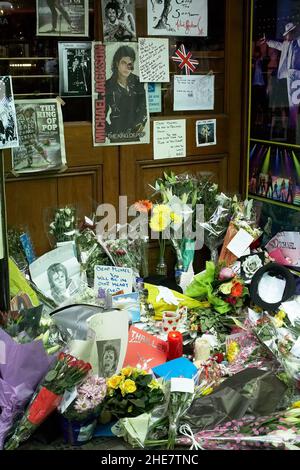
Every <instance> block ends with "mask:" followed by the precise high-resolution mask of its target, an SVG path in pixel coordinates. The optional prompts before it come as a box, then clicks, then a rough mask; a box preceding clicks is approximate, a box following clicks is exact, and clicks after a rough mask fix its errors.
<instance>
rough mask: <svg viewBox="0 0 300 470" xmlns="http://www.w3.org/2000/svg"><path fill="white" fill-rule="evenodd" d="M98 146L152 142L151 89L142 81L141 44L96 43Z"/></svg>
mask: <svg viewBox="0 0 300 470" xmlns="http://www.w3.org/2000/svg"><path fill="white" fill-rule="evenodd" d="M92 50H93V52H92V77H93V78H92V83H93V85H92V86H93V91H92V94H93V99H92V102H93V138H94V145H95V146H98V145H126V144H145V143H149V142H150V117H149V108H148V85H147V83H141V82H140V80H139V67H138V63H139V61H138V44H137V43H127V44H124V43H109V44H106V45H103V44H100V43H93V49H92Z"/></svg>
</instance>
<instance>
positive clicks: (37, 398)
mask: <svg viewBox="0 0 300 470" xmlns="http://www.w3.org/2000/svg"><path fill="white" fill-rule="evenodd" d="M90 370H91V365H90V364H89V363H86V362H84V361H78V360H77V359H76V358H75V357H74V356H71V355H69V354H65V353H60V354H59V356H58V359H57V361H56V362H55V364H54V366H53V367H52V368H51V369H50V370H49V371H48V373H47V375H46V376H45V378H44V380H43V381H42V383H41V385H40V387H39V390H38V391H37V392H36V394H35V395H34V396H33V398H32V400H31V402H30V404H29V406H28V407H27V410H26V411H25V413H24V415H23V417H22V419H21V421H20V422H19V423H18V424H17V426H16V429H15V431H14V434H13V435H12V436H11V437H10V438H9V439H8V441H7V443H6V444H5V449H7V450H13V449H16V448H17V447H18V446H19V444H20V443H21V442H23V441H25V440H27V439H29V437H30V436H31V435H32V433H33V432H34V431H35V430H36V429H37V427H38V426H39V425H40V424H41V423H42V422H43V421H45V419H46V418H47V417H48V416H49V415H50V414H51V413H52V412H53V411H54V410H55V409H56V408H57V406H58V405H59V404H60V402H61V401H62V398H63V394H64V392H65V391H66V390H70V389H72V388H73V387H74V386H75V385H77V384H79V383H80V382H81V381H82V380H83V379H84V378H85V377H86V375H87V374H88V372H89V371H90Z"/></svg>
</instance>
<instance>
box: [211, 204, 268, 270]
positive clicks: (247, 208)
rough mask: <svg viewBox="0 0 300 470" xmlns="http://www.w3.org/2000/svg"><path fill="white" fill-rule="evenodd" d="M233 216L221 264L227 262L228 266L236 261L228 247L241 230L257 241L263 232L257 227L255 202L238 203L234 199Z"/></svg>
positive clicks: (221, 255)
mask: <svg viewBox="0 0 300 470" xmlns="http://www.w3.org/2000/svg"><path fill="white" fill-rule="evenodd" d="M232 210H233V215H232V219H231V221H230V223H229V226H228V229H227V232H226V236H225V239H224V243H223V246H222V250H221V253H220V257H219V262H222V261H223V262H225V263H226V265H227V266H230V265H232V264H233V263H234V262H235V261H236V259H237V258H236V256H235V255H234V254H233V253H231V252H230V251H229V250H228V249H227V246H228V244H229V242H230V241H231V240H232V239H233V237H234V236H235V235H236V234H237V233H238V231H239V230H240V229H243V230H245V231H246V232H248V233H249V235H251V236H252V237H253V239H254V241H255V240H257V239H258V238H259V237H260V236H261V235H262V230H261V229H260V228H258V227H257V225H256V214H255V211H254V209H253V200H246V201H241V202H238V201H237V198H236V197H234V198H233V201H232Z"/></svg>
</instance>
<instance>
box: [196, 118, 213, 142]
mask: <svg viewBox="0 0 300 470" xmlns="http://www.w3.org/2000/svg"><path fill="white" fill-rule="evenodd" d="M216 127H217V120H216V119H207V120H203V121H196V141H197V147H206V146H208V145H216V143H217V131H216Z"/></svg>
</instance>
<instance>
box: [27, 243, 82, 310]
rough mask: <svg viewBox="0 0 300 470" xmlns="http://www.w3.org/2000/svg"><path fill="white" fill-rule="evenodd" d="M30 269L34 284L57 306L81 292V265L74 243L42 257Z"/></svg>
mask: <svg viewBox="0 0 300 470" xmlns="http://www.w3.org/2000/svg"><path fill="white" fill-rule="evenodd" d="M29 269H30V275H31V278H32V280H33V282H34V283H35V284H36V285H37V287H38V288H39V289H40V290H41V292H42V293H43V294H44V295H46V296H47V297H49V298H51V299H53V300H54V302H55V303H56V305H57V306H59V305H62V304H64V303H65V302H66V301H68V300H69V299H70V297H72V296H74V295H75V294H76V293H77V292H78V291H79V286H80V265H79V263H78V261H77V258H76V257H75V253H74V245H73V243H72V242H70V243H68V244H65V245H64V246H60V247H59V248H56V249H55V250H52V251H49V252H48V253H46V254H45V255H43V256H41V257H40V258H38V259H37V260H36V261H34V262H33V263H31V264H30V266H29Z"/></svg>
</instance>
